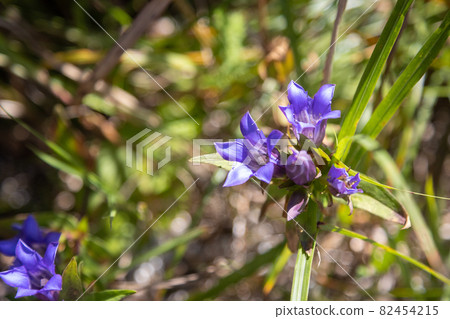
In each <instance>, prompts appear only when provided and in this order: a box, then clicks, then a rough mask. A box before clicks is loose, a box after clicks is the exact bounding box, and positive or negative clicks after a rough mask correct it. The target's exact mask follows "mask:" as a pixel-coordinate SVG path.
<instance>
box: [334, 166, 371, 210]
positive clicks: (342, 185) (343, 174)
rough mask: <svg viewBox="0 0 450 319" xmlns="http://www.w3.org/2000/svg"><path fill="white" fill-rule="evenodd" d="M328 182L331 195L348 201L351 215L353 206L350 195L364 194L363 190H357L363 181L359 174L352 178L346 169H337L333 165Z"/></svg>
mask: <svg viewBox="0 0 450 319" xmlns="http://www.w3.org/2000/svg"><path fill="white" fill-rule="evenodd" d="M327 181H328V189H329V190H330V192H331V194H333V195H334V196H336V197H341V198H345V199H347V201H348V205H349V207H350V214H351V213H353V205H352V202H351V200H350V195H353V194H356V193H362V192H363V190H362V189H359V188H357V186H358V184H359V182H360V181H361V178H360V177H359V173H357V174H356V175H355V176H350V175H349V174H348V173H347V171H346V170H345V168H337V167H336V166H334V165H332V166H331V168H330V170H329V172H328V178H327Z"/></svg>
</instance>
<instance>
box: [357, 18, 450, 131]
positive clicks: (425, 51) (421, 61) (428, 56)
mask: <svg viewBox="0 0 450 319" xmlns="http://www.w3.org/2000/svg"><path fill="white" fill-rule="evenodd" d="M449 30H450V12H447V14H446V16H445V18H444V21H442V23H441V25H440V26H439V28H438V29H437V30H436V31H434V32H433V34H432V35H431V36H430V37H429V38H428V40H427V41H426V43H425V44H424V45H423V46H422V48H421V49H420V51H419V52H418V53H417V55H416V56H415V57H414V58H413V59H412V61H411V62H410V63H409V64H408V66H407V67H406V68H405V70H404V71H403V72H402V74H401V75H400V76H399V78H398V79H397V81H395V83H394V85H393V86H392V88H391V89H390V90H389V92H388V94H387V95H386V97H385V98H384V99H383V100H382V101H381V103H380V104H379V105H378V107H377V108H376V109H375V111H374V112H373V114H372V116H371V117H370V120H369V122H367V124H366V126H365V127H364V129H363V130H362V134H364V135H369V136H370V137H373V138H374V137H376V136H378V134H379V133H380V132H381V131H382V130H383V128H384V127H385V126H386V124H387V123H388V121H389V120H390V119H391V117H392V116H393V115H394V114H395V112H396V111H397V109H398V107H399V106H400V103H401V102H402V101H403V99H404V98H405V97H406V95H407V94H408V93H409V91H411V89H412V88H413V86H414V85H415V84H416V83H417V82H418V81H419V80H420V78H421V77H422V76H423V75H424V74H425V72H426V70H427V69H428V67H429V66H430V64H431V62H433V60H434V59H435V58H436V56H437V55H438V53H439V51H440V50H441V49H442V47H443V46H444V44H445V41H446V40H447V38H448V34H449Z"/></svg>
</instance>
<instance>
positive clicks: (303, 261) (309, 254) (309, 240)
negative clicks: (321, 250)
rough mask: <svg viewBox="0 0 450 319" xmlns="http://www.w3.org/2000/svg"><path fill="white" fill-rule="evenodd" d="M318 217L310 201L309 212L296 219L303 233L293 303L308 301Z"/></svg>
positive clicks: (314, 206) (295, 272)
mask: <svg viewBox="0 0 450 319" xmlns="http://www.w3.org/2000/svg"><path fill="white" fill-rule="evenodd" d="M317 215H318V207H317V204H316V203H315V202H313V201H310V202H309V204H308V206H307V210H306V211H305V212H303V213H302V214H300V215H299V216H297V217H296V218H295V221H296V222H298V224H299V225H300V226H301V230H302V232H301V234H300V245H299V248H298V254H297V261H296V262H295V268H294V278H293V279H292V290H291V301H307V300H308V292H309V282H310V280H311V268H312V262H313V259H314V251H315V248H316V237H317Z"/></svg>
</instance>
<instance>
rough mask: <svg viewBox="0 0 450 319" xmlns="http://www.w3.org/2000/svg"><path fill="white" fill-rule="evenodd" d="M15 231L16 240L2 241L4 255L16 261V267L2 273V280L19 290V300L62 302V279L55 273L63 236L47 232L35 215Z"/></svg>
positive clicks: (0, 246)
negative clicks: (22, 298) (27, 298)
mask: <svg viewBox="0 0 450 319" xmlns="http://www.w3.org/2000/svg"><path fill="white" fill-rule="evenodd" d="M14 228H15V229H16V230H18V231H19V233H18V234H17V235H16V236H15V237H13V238H11V239H7V240H2V241H0V253H3V254H5V255H7V256H14V257H15V261H14V263H13V265H12V267H11V268H10V269H9V270H7V271H3V272H0V278H1V279H2V280H3V281H4V282H5V283H6V284H7V285H9V286H11V287H15V288H18V289H17V294H16V298H21V297H27V296H36V297H37V298H38V299H41V300H52V301H54V300H58V297H59V292H60V291H61V289H62V278H61V275H58V274H56V272H55V257H56V252H57V250H58V245H59V243H58V242H59V238H60V236H61V233H57V232H45V231H43V230H42V229H40V228H39V225H38V223H37V221H36V220H35V219H34V217H33V216H31V215H30V216H28V218H27V219H26V220H25V222H24V223H23V225H21V226H14ZM38 252H42V253H43V257H42V256H41V255H40V254H39V253H38Z"/></svg>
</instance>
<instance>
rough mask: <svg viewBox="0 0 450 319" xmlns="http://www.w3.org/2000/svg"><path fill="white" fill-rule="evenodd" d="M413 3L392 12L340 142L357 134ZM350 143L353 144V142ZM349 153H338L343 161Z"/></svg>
mask: <svg viewBox="0 0 450 319" xmlns="http://www.w3.org/2000/svg"><path fill="white" fill-rule="evenodd" d="M412 2H413V0H405V1H402V0H399V1H397V4H396V5H395V7H394V9H393V10H392V13H391V15H390V17H389V19H388V21H387V23H386V26H385V27H384V29H383V31H382V32H381V35H380V39H379V40H378V42H377V45H376V46H375V49H374V51H373V53H372V56H371V57H370V59H369V62H368V64H367V66H366V69H365V70H364V73H363V75H362V77H361V80H360V81H359V84H358V88H357V89H356V93H355V96H354V98H353V101H352V105H351V106H350V111H349V112H348V114H347V115H346V116H345V118H344V122H343V123H342V127H341V130H340V132H339V136H338V139H339V141H341V140H343V139H344V138H346V137H348V136H352V135H353V134H355V132H356V127H357V125H358V122H359V120H360V118H361V116H362V114H363V112H364V109H365V108H366V106H367V103H368V102H369V99H370V97H371V95H372V93H373V90H374V89H375V86H376V84H377V81H378V78H379V77H380V74H381V72H382V70H383V68H384V65H385V64H386V60H387V59H388V57H389V53H390V52H391V50H392V48H393V46H394V44H395V41H396V39H397V37H398V34H399V33H400V30H401V28H402V24H403V21H404V20H405V16H406V14H407V12H408V9H409V7H410V6H411V4H412ZM348 142H349V143H351V141H348ZM340 145H343V146H341V147H343V148H344V149H346V147H345V146H344V144H341V143H340ZM347 152H348V148H347V150H346V151H345V152H344V151H343V150H342V149H339V148H338V153H340V154H342V159H345V157H346V155H347ZM339 158H340V157H339Z"/></svg>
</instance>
